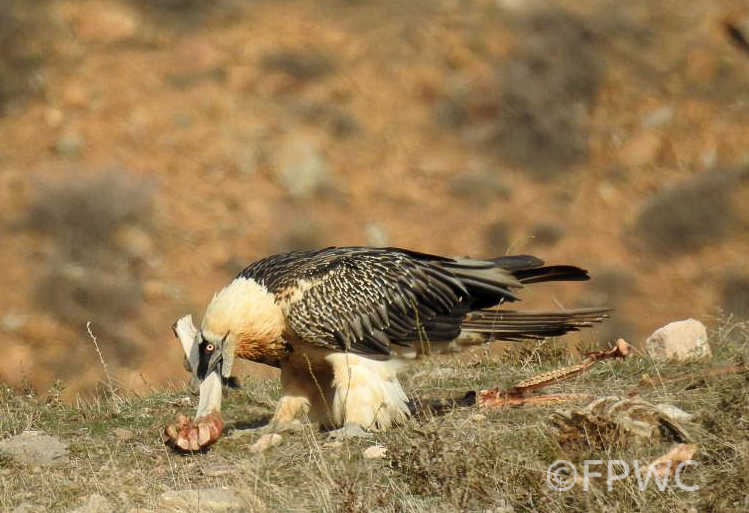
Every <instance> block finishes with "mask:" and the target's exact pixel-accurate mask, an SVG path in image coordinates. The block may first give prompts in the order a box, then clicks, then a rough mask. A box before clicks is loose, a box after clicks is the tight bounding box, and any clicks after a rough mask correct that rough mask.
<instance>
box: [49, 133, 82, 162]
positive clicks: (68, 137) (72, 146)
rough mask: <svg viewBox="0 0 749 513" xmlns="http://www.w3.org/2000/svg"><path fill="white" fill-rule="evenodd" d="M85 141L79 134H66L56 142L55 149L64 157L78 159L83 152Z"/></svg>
mask: <svg viewBox="0 0 749 513" xmlns="http://www.w3.org/2000/svg"><path fill="white" fill-rule="evenodd" d="M84 144H85V141H84V139H83V136H82V135H81V134H79V133H77V132H66V133H64V134H62V135H61V136H60V137H59V139H57V141H55V146H54V149H55V151H56V152H57V153H59V154H60V155H62V156H63V157H76V156H78V155H79V154H80V153H81V151H82V150H83V146H84Z"/></svg>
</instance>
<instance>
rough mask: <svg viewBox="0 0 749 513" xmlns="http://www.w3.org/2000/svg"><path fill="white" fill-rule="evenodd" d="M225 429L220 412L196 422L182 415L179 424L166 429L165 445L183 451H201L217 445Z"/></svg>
mask: <svg viewBox="0 0 749 513" xmlns="http://www.w3.org/2000/svg"><path fill="white" fill-rule="evenodd" d="M223 429H224V421H223V419H222V418H221V413H220V412H213V413H210V414H208V415H206V416H204V417H199V418H197V419H195V420H192V419H190V418H189V417H185V416H184V415H180V416H179V417H177V424H167V426H166V428H164V434H163V440H164V443H166V444H167V445H170V446H172V447H174V448H176V449H181V450H183V451H200V450H202V449H205V448H206V447H208V446H209V445H211V444H214V443H216V440H218V439H219V438H220V437H221V431H222V430H223Z"/></svg>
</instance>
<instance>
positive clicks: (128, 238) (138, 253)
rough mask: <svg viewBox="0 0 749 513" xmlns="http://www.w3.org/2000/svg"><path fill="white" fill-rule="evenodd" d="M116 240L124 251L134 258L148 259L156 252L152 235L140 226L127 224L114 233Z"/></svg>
mask: <svg viewBox="0 0 749 513" xmlns="http://www.w3.org/2000/svg"><path fill="white" fill-rule="evenodd" d="M114 241H115V244H117V247H118V248H119V249H121V250H122V251H123V252H125V253H127V254H130V255H132V256H133V257H134V258H140V259H146V258H148V257H149V256H151V255H152V254H153V252H154V243H153V240H152V239H151V236H150V235H149V234H148V232H146V230H144V229H143V228H141V227H140V226H135V225H127V226H123V227H122V228H119V229H118V230H117V231H116V232H115V233H114Z"/></svg>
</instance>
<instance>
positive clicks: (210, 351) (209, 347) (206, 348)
mask: <svg viewBox="0 0 749 513" xmlns="http://www.w3.org/2000/svg"><path fill="white" fill-rule="evenodd" d="M214 349H216V348H215V347H213V344H208V345H207V346H205V350H206V351H207V352H209V353H212V352H213V350H214Z"/></svg>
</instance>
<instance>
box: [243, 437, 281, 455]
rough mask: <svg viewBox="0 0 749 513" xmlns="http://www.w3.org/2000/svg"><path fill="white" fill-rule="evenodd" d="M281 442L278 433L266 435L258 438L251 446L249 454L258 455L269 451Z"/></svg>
mask: <svg viewBox="0 0 749 513" xmlns="http://www.w3.org/2000/svg"><path fill="white" fill-rule="evenodd" d="M282 440H283V437H282V436H281V435H279V434H278V433H268V434H267V435H263V436H261V437H260V438H258V441H257V442H255V443H254V444H252V447H250V452H254V453H258V452H263V451H265V450H267V449H270V448H271V447H273V446H274V445H278V444H280V443H281V441H282Z"/></svg>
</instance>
